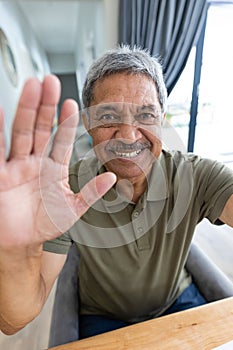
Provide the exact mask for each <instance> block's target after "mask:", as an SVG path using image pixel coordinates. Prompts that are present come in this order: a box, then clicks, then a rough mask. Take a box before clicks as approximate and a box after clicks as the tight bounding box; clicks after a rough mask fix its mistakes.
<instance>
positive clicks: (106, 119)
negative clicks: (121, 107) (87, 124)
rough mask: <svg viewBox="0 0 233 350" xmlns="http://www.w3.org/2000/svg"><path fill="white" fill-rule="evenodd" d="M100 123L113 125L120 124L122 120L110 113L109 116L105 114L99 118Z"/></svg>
mask: <svg viewBox="0 0 233 350" xmlns="http://www.w3.org/2000/svg"><path fill="white" fill-rule="evenodd" d="M98 121H99V123H101V124H102V125H111V124H115V123H119V122H120V118H119V116H117V115H115V114H110V113H108V114H103V115H101V116H99V117H98Z"/></svg>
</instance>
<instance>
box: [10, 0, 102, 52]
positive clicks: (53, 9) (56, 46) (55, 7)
mask: <svg viewBox="0 0 233 350" xmlns="http://www.w3.org/2000/svg"><path fill="white" fill-rule="evenodd" d="M100 2H101V0H65V1H64V0H56V1H54V0H49V1H45V0H44V1H43V0H42V1H39V0H31V1H29V0H19V1H17V3H18V4H19V6H20V7H21V10H22V11H23V13H24V15H25V16H26V18H27V20H28V21H29V23H30V25H31V27H32V29H33V31H34V32H35V33H36V35H37V37H38V39H39V41H40V42H41V44H42V46H43V47H44V49H45V51H47V52H54V53H56V52H58V53H60V52H72V51H73V50H74V48H75V45H76V43H77V35H78V34H79V30H80V28H79V18H80V16H82V11H83V10H84V9H85V7H89V8H90V7H91V10H92V11H91V12H92V15H93V14H95V7H96V5H98V3H100ZM90 17H91V13H90ZM90 21H91V19H90Z"/></svg>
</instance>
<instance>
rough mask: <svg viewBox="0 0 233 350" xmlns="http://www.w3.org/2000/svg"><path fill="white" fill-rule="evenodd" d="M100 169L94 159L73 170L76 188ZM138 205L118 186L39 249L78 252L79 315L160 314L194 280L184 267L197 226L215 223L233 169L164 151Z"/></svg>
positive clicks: (134, 317)
mask: <svg viewBox="0 0 233 350" xmlns="http://www.w3.org/2000/svg"><path fill="white" fill-rule="evenodd" d="M103 171H105V170H104V168H103V166H101V165H100V164H99V162H98V161H97V160H96V158H94V157H93V158H90V159H87V160H83V161H81V162H79V163H77V164H75V165H74V166H73V167H72V168H71V169H70V185H71V188H72V189H73V191H74V192H78V191H79V189H80V188H82V187H83V186H84V184H85V183H87V182H88V181H89V180H90V179H91V178H93V176H95V175H96V174H98V173H101V172H103ZM148 184H149V185H148V190H147V191H146V192H145V193H144V194H143V195H142V196H141V198H140V199H139V201H138V202H137V203H136V204H135V203H132V202H131V201H130V200H127V199H126V198H124V197H122V195H121V194H119V193H118V190H117V186H116V187H115V188H112V189H111V190H110V191H108V193H106V195H105V196H103V198H102V199H101V200H98V201H97V202H96V203H95V204H94V205H93V206H92V207H91V208H90V209H89V210H88V211H87V212H86V213H85V214H84V215H83V216H82V218H81V219H80V220H79V221H77V222H76V223H75V224H74V225H73V226H72V227H71V228H70V230H69V231H68V232H67V233H65V234H63V235H62V236H61V237H59V238H57V239H55V240H53V241H49V242H46V243H45V245H44V249H45V250H47V251H50V252H55V253H59V254H60V253H61V254H65V253H67V251H68V249H69V246H70V244H71V242H72V241H73V242H75V243H76V245H77V249H78V252H79V254H80V265H79V293H80V304H81V305H80V313H81V314H98V315H108V316H112V317H116V318H118V319H121V320H124V321H128V322H138V321H142V320H146V319H149V318H151V317H156V316H159V315H160V314H162V313H163V312H164V311H165V310H166V309H167V308H168V307H169V306H170V305H171V304H172V303H173V302H174V301H175V299H176V298H177V297H178V296H179V295H180V294H181V293H182V292H183V290H184V289H185V288H186V287H187V286H188V285H189V284H190V283H191V277H190V276H189V275H188V273H187V271H186V270H185V268H184V265H185V261H186V258H187V254H188V250H189V246H190V242H191V240H192V237H193V233H194V230H195V227H196V225H197V223H198V222H200V221H201V220H202V219H203V218H208V219H209V220H210V222H212V223H214V222H215V221H216V220H217V218H218V217H219V216H220V214H221V212H222V210H223V208H224V206H225V203H226V201H227V199H228V198H229V197H230V195H231V194H232V193H233V173H232V171H231V170H230V169H229V168H227V167H225V166H224V165H223V164H221V163H218V162H215V161H212V160H209V159H202V158H200V157H198V156H195V155H191V154H186V155H184V154H181V153H180V152H174V153H170V152H165V151H163V152H162V154H161V156H160V158H159V159H158V160H157V161H156V162H155V163H154V164H153V167H152V170H151V173H150V175H149V177H148Z"/></svg>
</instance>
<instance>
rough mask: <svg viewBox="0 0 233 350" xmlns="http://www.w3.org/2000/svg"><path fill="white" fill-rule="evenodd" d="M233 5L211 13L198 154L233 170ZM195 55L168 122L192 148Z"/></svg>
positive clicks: (217, 5) (221, 5) (213, 6)
mask: <svg viewBox="0 0 233 350" xmlns="http://www.w3.org/2000/svg"><path fill="white" fill-rule="evenodd" d="M232 18H233V3H228V4H227V3H223V2H222V3H212V4H211V5H210V7H209V10H208V16H207V22H206V30H205V38H204V47H203V57H202V67H201V80H200V85H199V102H198V113H197V125H196V134H195V143H194V152H195V153H197V154H200V155H202V156H206V157H210V158H214V159H217V160H219V161H223V162H224V163H226V164H227V165H229V166H230V167H233V141H232V132H233V111H232V100H233V90H232V86H231V85H232V81H233V64H232V62H233V44H232V33H233V21H232ZM195 51H196V49H195V48H193V50H192V51H191V53H190V56H189V60H188V62H187V64H186V67H185V69H184V71H183V73H182V75H181V77H180V79H179V81H178V82H177V84H176V86H175V88H174V89H173V91H172V93H171V94H170V96H169V100H168V102H169V103H168V118H169V119H170V121H171V124H172V126H174V127H175V129H176V132H177V133H178V134H179V135H180V137H181V138H182V140H183V142H184V144H185V145H187V144H188V132H189V120H190V106H191V98H192V85H193V78H194V64H195Z"/></svg>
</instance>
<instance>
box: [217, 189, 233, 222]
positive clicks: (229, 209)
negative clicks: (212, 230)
mask: <svg viewBox="0 0 233 350" xmlns="http://www.w3.org/2000/svg"><path fill="white" fill-rule="evenodd" d="M219 219H220V220H221V221H222V222H224V224H227V225H229V226H231V227H233V194H232V195H231V196H230V198H229V199H228V201H227V202H226V205H225V207H224V209H223V211H222V214H221V216H220V217H219Z"/></svg>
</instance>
